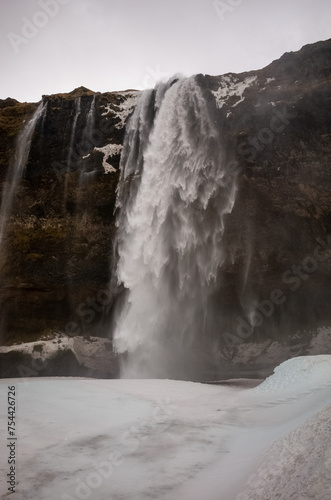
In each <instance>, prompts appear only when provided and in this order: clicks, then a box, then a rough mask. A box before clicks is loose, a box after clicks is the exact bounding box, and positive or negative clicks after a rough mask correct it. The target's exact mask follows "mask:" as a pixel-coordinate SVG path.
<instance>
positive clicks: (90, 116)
mask: <svg viewBox="0 0 331 500" xmlns="http://www.w3.org/2000/svg"><path fill="white" fill-rule="evenodd" d="M94 124H95V95H94V96H93V99H92V101H91V106H90V109H89V111H88V113H87V118H86V126H85V132H84V136H85V137H86V138H87V139H90V138H91V136H92V133H93V129H94Z"/></svg>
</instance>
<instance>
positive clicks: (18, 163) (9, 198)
mask: <svg viewBox="0 0 331 500" xmlns="http://www.w3.org/2000/svg"><path fill="white" fill-rule="evenodd" d="M46 110H47V103H45V104H44V103H43V102H41V103H40V104H39V106H38V108H37V110H36V111H35V113H34V114H33V116H32V118H31V119H30V120H29V121H28V122H27V123H26V124H25V126H24V127H23V129H22V131H21V132H20V134H19V135H18V138H17V142H16V149H15V154H14V159H13V163H12V164H11V166H10V168H9V170H8V173H7V178H6V181H5V186H7V187H6V189H4V190H3V193H2V202H1V208H0V214H1V229H0V250H1V249H2V243H3V238H4V235H5V227H6V222H7V219H8V217H9V216H10V214H11V211H12V206H13V203H14V198H15V194H16V192H17V188H18V185H19V183H20V180H21V178H22V176H23V174H24V169H25V167H26V165H27V163H28V160H29V153H30V148H31V142H32V137H33V134H34V131H35V129H36V126H37V123H38V121H39V119H42V120H43V123H44V120H45V117H46Z"/></svg>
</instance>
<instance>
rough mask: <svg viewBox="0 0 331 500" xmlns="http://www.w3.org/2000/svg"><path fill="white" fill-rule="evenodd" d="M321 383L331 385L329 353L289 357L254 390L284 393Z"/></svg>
mask: <svg viewBox="0 0 331 500" xmlns="http://www.w3.org/2000/svg"><path fill="white" fill-rule="evenodd" d="M319 385H331V356H330V355H327V354H325V355H322V354H321V355H319V356H298V357H297V358H292V359H288V360H287V361H284V362H283V363H281V364H280V365H279V366H277V367H276V368H275V369H274V373H273V374H272V375H270V376H269V377H268V378H266V380H265V381H264V382H263V383H262V384H261V385H259V386H258V387H256V388H255V389H254V390H255V391H257V392H261V391H267V392H269V393H274V392H282V393H284V392H286V391H292V390H293V388H295V390H298V389H299V390H302V389H304V390H310V389H311V388H312V387H316V386H319Z"/></svg>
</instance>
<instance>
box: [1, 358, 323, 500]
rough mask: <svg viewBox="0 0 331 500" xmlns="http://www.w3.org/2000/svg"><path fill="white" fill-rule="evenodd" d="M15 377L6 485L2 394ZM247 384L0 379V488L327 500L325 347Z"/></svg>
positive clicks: (60, 493) (126, 499)
mask: <svg viewBox="0 0 331 500" xmlns="http://www.w3.org/2000/svg"><path fill="white" fill-rule="evenodd" d="M13 385H14V386H15V387H16V401H17V404H16V421H17V433H16V436H17V441H16V444H15V449H16V452H17V457H16V458H17V460H16V466H17V470H16V480H17V485H16V492H15V493H12V494H11V493H10V492H8V490H7V486H8V485H6V474H7V473H8V471H9V465H8V463H7V458H8V453H9V451H8V450H9V449H10V448H9V447H7V446H6V444H7V443H8V442H9V441H10V440H7V436H8V434H7V403H6V402H7V392H8V386H13ZM251 385H252V384H251V383H250V384H247V383H245V381H244V380H237V381H234V382H233V383H231V382H228V383H226V384H224V385H207V384H206V385H205V384H199V383H193V382H182V381H174V380H91V379H73V378H69V379H68V378H67V379H61V378H54V379H47V378H44V379H40V378H39V379H38V378H34V379H26V380H23V379H7V380H1V381H0V401H1V414H0V431H1V437H2V438H1V458H0V460H1V463H0V466H1V467H0V468H1V470H0V476H1V495H2V496H1V498H13V499H15V500H16V499H19V500H21V499H22V500H23V499H24V500H32V499H33V500H45V499H49V500H69V499H70V500H73V499H79V500H80V499H82V500H86V499H96V500H145V499H157V500H163V499H164V500H166V499H168V500H201V499H203V500H232V499H233V500H276V499H277V500H290V499H295V500H305V499H307V500H308V499H315V500H330V499H331V356H329V355H320V356H308V357H301V358H295V359H292V360H288V361H286V362H284V363H282V364H281V365H280V366H279V367H278V368H277V369H276V370H275V373H274V375H272V376H271V377H269V378H268V379H266V380H265V381H264V382H262V384H260V385H257V386H256V387H253V388H252V387H250V386H251ZM253 385H254V384H253Z"/></svg>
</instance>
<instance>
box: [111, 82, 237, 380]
mask: <svg viewBox="0 0 331 500" xmlns="http://www.w3.org/2000/svg"><path fill="white" fill-rule="evenodd" d="M215 119H216V115H215V112H214V110H212V109H209V107H208V104H207V102H206V99H205V98H204V95H203V92H202V90H201V88H200V87H199V85H198V84H197V82H196V79H195V78H193V77H192V78H189V79H180V80H175V81H174V82H169V83H168V84H167V85H165V84H161V85H160V86H159V87H158V88H157V89H156V90H155V91H146V92H144V94H143V96H142V97H141V99H140V101H139V102H138V105H137V107H136V110H135V113H134V115H133V116H132V118H131V120H130V122H129V124H128V128H127V133H126V140H125V143H124V149H123V155H122V162H121V180H120V185H119V191H118V208H119V210H120V215H119V217H118V221H117V224H118V254H119V260H118V269H117V272H118V280H119V282H122V283H123V284H124V286H125V288H126V289H127V290H128V292H127V296H126V300H125V304H124V305H123V306H122V308H121V311H120V313H119V317H118V319H117V325H116V329H115V333H114V342H115V347H116V349H117V351H118V352H120V353H126V354H127V359H126V362H125V365H124V367H123V369H122V376H124V377H169V376H170V377H171V376H178V377H181V376H185V371H186V370H190V369H191V368H192V362H193V363H194V361H192V359H191V357H190V348H191V346H192V345H193V344H194V342H195V340H196V339H197V337H198V336H201V335H203V330H204V325H205V315H206V304H207V300H208V296H209V295H210V293H211V291H213V290H214V287H215V284H216V280H217V276H218V272H219V269H220V267H221V266H222V263H223V259H224V252H223V242H222V237H223V232H224V216H225V214H228V213H230V212H231V210H232V207H233V204H234V200H235V192H236V188H235V180H234V178H230V179H229V176H228V175H227V174H226V171H225V168H224V163H225V161H224V155H223V149H222V144H221V140H220V137H219V136H220V133H219V130H218V128H217V124H216V122H215Z"/></svg>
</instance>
